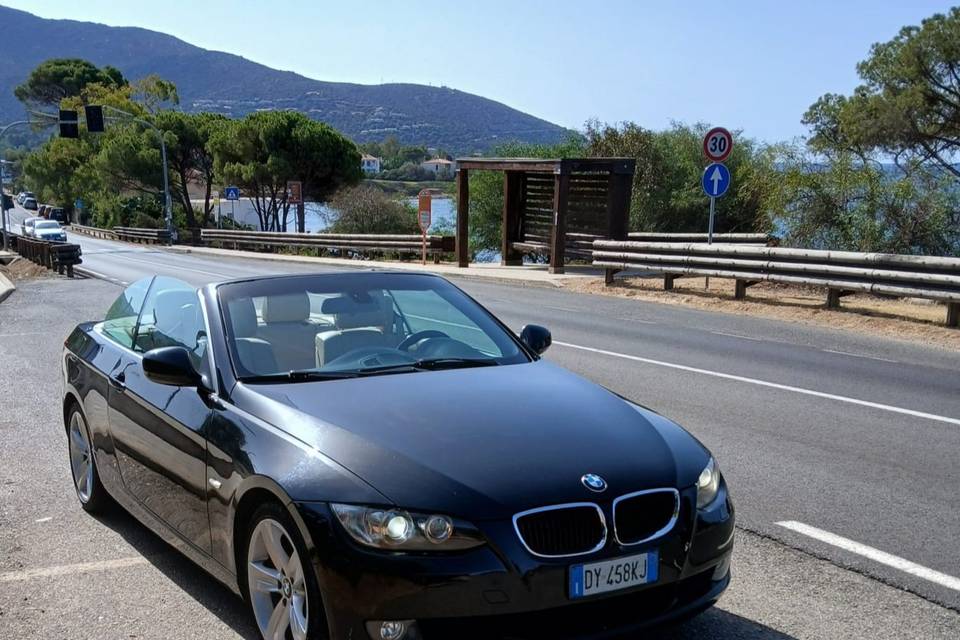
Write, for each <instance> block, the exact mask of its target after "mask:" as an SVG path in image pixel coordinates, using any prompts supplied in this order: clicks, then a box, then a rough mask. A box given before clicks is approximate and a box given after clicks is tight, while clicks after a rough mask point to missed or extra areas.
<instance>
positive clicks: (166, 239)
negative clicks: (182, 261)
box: [113, 227, 170, 244]
mask: <svg viewBox="0 0 960 640" xmlns="http://www.w3.org/2000/svg"><path fill="white" fill-rule="evenodd" d="M113 232H114V233H115V234H116V235H117V238H119V239H120V240H126V241H128V242H147V243H151V244H170V232H169V231H168V230H167V229H144V228H140V227H114V228H113Z"/></svg>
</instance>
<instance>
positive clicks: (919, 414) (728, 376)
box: [553, 340, 960, 426]
mask: <svg viewBox="0 0 960 640" xmlns="http://www.w3.org/2000/svg"><path fill="white" fill-rule="evenodd" d="M553 344H556V345H560V346H561V347H567V348H570V349H579V350H581V351H589V352H591V353H599V354H601V355H605V356H610V357H613V358H623V359H624V360H633V361H634V362H642V363H644V364H652V365H655V366H658V367H667V368H669V369H677V370H679V371H688V372H690V373H699V374H702V375H705V376H713V377H715V378H723V379H725V380H733V381H735V382H745V383H747V384H755V385H757V386H760V387H768V388H770V389H779V390H781V391H792V392H793V393H800V394H803V395H807V396H814V397H816V398H825V399H827V400H836V401H837V402H846V403H848V404H855V405H859V406H861V407H870V408H872V409H880V410H881V411H889V412H891V413H899V414H901V415H906V416H913V417H914V418H923V419H925V420H935V421H937V422H945V423H947V424H955V425H958V426H960V418H951V417H949V416H939V415H936V414H934V413H924V412H923V411H914V410H913V409H905V408H903V407H895V406H892V405H889V404H881V403H879V402H870V401H869V400H860V399H858V398H849V397H847V396H838V395H835V394H832V393H824V392H823V391H814V390H813V389H804V388H802V387H793V386H790V385H788V384H779V383H777V382H768V381H766V380H758V379H757V378H748V377H746V376H737V375H734V374H732V373H722V372H720V371H711V370H710V369H700V368H699V367H688V366H687V365H684V364H676V363H673V362H664V361H662V360H654V359H652V358H641V357H640V356H631V355H628V354H625V353H617V352H616V351H606V350H604V349H595V348H593V347H584V346H582V345H579V344H570V343H569V342H559V341H557V340H554V341H553Z"/></svg>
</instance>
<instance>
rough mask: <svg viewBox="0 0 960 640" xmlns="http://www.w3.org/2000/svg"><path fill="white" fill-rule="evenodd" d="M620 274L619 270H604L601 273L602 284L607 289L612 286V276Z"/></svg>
mask: <svg viewBox="0 0 960 640" xmlns="http://www.w3.org/2000/svg"><path fill="white" fill-rule="evenodd" d="M618 273H620V269H604V271H603V284H604V286H607V287H609V286H610V285H612V284H613V276H614V275H616V274H618Z"/></svg>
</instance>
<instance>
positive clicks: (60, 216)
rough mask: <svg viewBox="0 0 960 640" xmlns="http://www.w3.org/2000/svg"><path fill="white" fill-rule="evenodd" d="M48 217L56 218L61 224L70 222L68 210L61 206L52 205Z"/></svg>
mask: <svg viewBox="0 0 960 640" xmlns="http://www.w3.org/2000/svg"><path fill="white" fill-rule="evenodd" d="M47 217H48V218H50V219H51V220H56V221H57V222H59V223H60V224H67V223H68V222H69V219H68V218H67V213H66V211H64V210H63V209H62V208H61V207H51V208H50V211H48V212H47Z"/></svg>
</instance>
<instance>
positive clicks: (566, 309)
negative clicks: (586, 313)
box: [542, 304, 578, 313]
mask: <svg viewBox="0 0 960 640" xmlns="http://www.w3.org/2000/svg"><path fill="white" fill-rule="evenodd" d="M542 306H543V308H544V309H553V310H554V311H563V312H564V313H578V311H577V310H576V309H568V308H566V307H554V306H551V305H549V304H545V305H542Z"/></svg>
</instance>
